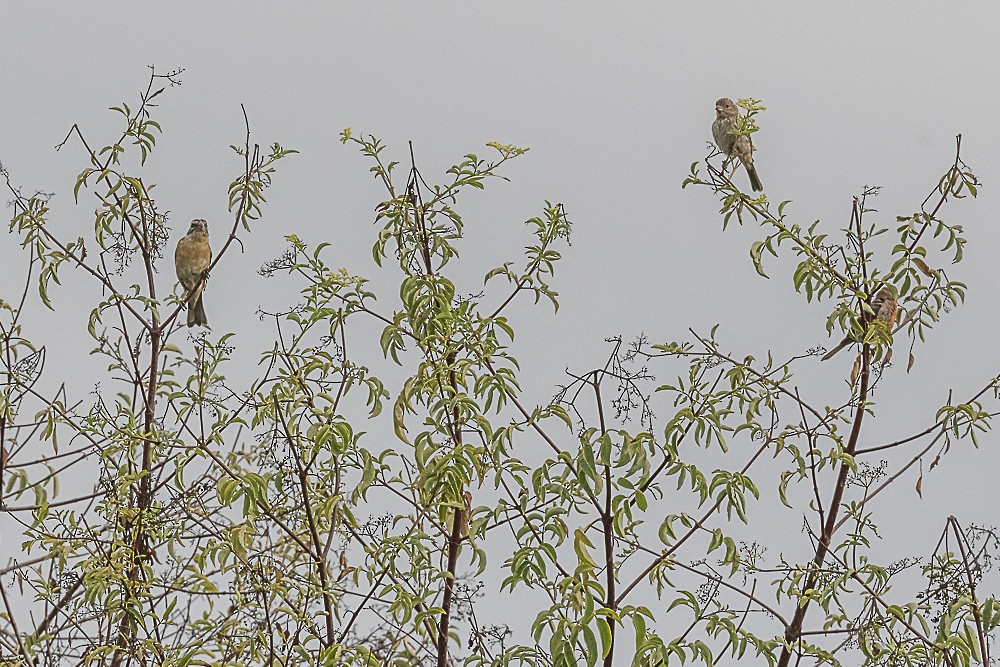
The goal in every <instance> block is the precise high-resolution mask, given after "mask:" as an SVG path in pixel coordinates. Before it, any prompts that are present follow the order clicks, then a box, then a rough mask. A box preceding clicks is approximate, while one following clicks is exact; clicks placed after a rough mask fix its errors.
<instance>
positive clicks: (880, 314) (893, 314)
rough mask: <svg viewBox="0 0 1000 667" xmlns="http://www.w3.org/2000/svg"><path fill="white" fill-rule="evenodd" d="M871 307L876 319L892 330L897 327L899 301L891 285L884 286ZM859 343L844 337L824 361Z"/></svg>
mask: <svg viewBox="0 0 1000 667" xmlns="http://www.w3.org/2000/svg"><path fill="white" fill-rule="evenodd" d="M871 305H872V311H873V312H874V313H875V319H876V320H878V321H880V322H885V324H886V326H888V327H889V329H890V330H891V329H892V328H893V327H894V326H895V325H896V318H897V317H898V316H899V301H897V300H896V290H895V289H893V288H892V287H890V286H889V285H885V286H883V287H882V289H880V290H879V291H878V293H877V294H876V295H875V298H873V299H872V303H871ZM866 314H867V313H862V315H866ZM867 319H868V318H867V317H866V318H864V319H863V320H862V321H863V322H864V323H865V328H866V329H867V328H868V325H867V322H866V321H865V320H867ZM857 342H858V340H857V339H856V338H855V337H854V336H852V335H850V334H848V335H847V336H844V340H842V341H840V343H838V344H837V347H835V348H833V349H832V350H830V351H829V352H827V353H826V354H825V355H823V361H826V360H827V359H830V358H831V357H833V355H835V354H837V353H838V352H840V351H841V350H843V349H844V348H845V347H847V346H848V345H850V344H851V343H857Z"/></svg>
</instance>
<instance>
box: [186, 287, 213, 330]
mask: <svg viewBox="0 0 1000 667" xmlns="http://www.w3.org/2000/svg"><path fill="white" fill-rule="evenodd" d="M187 325H188V326H189V327H193V326H199V327H207V326H208V316H207V315H205V304H204V303H203V302H202V295H201V294H199V295H198V299H197V300H196V301H195V302H194V305H193V306H190V307H189V308H188V313H187Z"/></svg>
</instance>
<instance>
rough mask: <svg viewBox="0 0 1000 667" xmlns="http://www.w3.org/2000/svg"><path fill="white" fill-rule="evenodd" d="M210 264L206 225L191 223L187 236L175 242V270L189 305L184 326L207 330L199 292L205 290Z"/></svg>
mask: <svg viewBox="0 0 1000 667" xmlns="http://www.w3.org/2000/svg"><path fill="white" fill-rule="evenodd" d="M211 263H212V248H211V247H209V245H208V223H207V222H205V221H204V220H192V221H191V227H190V229H188V233H187V235H186V236H184V237H183V238H181V240H180V241H178V242H177V249H176V250H175V251H174V267H175V268H176V269H177V280H179V281H180V282H181V285H182V286H183V287H184V292H185V294H184V301H185V302H186V303H187V306H188V314H187V325H188V326H189V327H193V326H194V325H196V324H197V325H198V326H202V327H207V326H208V317H206V316H205V305H204V303H202V291H203V290H204V289H205V278H206V272H207V271H208V265H209V264H211Z"/></svg>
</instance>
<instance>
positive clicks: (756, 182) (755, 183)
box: [744, 162, 764, 192]
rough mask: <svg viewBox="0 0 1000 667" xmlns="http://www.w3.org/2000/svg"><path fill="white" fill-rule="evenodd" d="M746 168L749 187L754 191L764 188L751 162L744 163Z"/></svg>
mask: <svg viewBox="0 0 1000 667" xmlns="http://www.w3.org/2000/svg"><path fill="white" fill-rule="evenodd" d="M744 166H745V167H746V168H747V175H749V176H750V187H751V188H753V191H754V192H760V191H761V190H763V189H764V185H763V184H762V183H761V182H760V176H758V175H757V169H756V168H755V167H754V166H753V163H752V162H751V163H750V164H745V165H744Z"/></svg>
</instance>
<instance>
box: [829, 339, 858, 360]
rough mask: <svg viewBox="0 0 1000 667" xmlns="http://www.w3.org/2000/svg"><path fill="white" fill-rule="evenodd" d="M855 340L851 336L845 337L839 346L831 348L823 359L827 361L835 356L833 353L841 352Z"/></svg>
mask: <svg viewBox="0 0 1000 667" xmlns="http://www.w3.org/2000/svg"><path fill="white" fill-rule="evenodd" d="M853 342H854V341H853V340H852V339H851V337H850V336H847V337H845V338H844V340H842V341H840V343H839V344H838V345H837V347H835V348H833V349H832V350H830V351H829V352H827V353H826V354H824V355H823V361H827V360H828V359H831V358H832V357H833V355H835V354H837V353H838V352H840V351H841V350H843V349H844V348H845V347H847V346H848V345H850V344H851V343H853Z"/></svg>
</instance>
